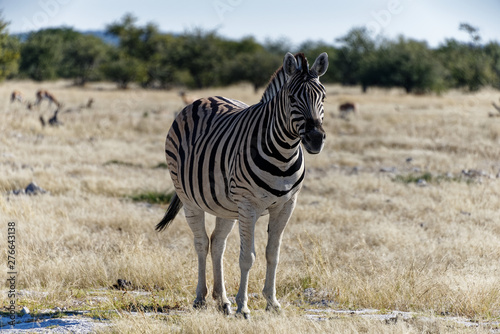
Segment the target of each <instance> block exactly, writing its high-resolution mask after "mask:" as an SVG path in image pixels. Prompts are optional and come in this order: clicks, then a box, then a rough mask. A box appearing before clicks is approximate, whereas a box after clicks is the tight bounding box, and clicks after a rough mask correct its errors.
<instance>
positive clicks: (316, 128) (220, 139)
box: [157, 53, 328, 317]
mask: <svg viewBox="0 0 500 334" xmlns="http://www.w3.org/2000/svg"><path fill="white" fill-rule="evenodd" d="M327 67H328V58H327V55H326V53H323V54H322V55H320V56H319V57H318V58H317V59H316V61H315V63H314V65H313V66H312V68H311V69H309V65H308V64H307V60H306V59H305V57H304V55H303V54H297V55H296V56H293V55H291V54H289V53H288V54H287V55H286V56H285V58H284V63H283V66H282V67H281V68H280V69H279V70H278V71H277V72H276V73H275V74H274V75H273V77H272V78H271V81H270V83H269V85H268V87H267V89H266V91H265V93H264V95H263V97H262V99H261V101H260V102H259V103H257V104H255V105H253V106H248V105H246V104H244V103H243V102H240V101H237V100H232V99H227V98H224V97H219V96H217V97H209V98H204V99H200V100H197V101H195V102H194V103H192V104H191V105H189V106H187V107H186V108H184V110H183V111H182V112H181V113H180V114H179V115H178V116H177V117H176V119H175V120H174V122H173V124H172V126H171V128H170V130H169V132H168V135H167V138H166V143H165V153H166V158H167V164H168V168H169V171H170V176H171V178H172V181H173V184H174V186H175V191H176V196H175V198H174V200H173V201H172V203H171V205H170V207H169V209H168V210H167V213H166V214H165V217H164V219H163V220H162V221H161V222H160V223H159V224H158V225H157V229H159V230H161V229H163V228H165V227H166V226H168V224H169V223H170V222H171V221H172V219H173V218H174V217H175V215H176V213H177V212H178V211H179V210H180V208H181V206H182V205H184V210H185V213H186V219H187V221H188V224H189V225H190V227H191V229H192V231H193V234H194V239H195V240H194V241H195V248H196V250H197V253H198V260H199V277H198V287H197V297H196V300H195V306H200V305H203V304H204V303H205V297H206V294H207V287H206V280H205V265H206V256H207V253H208V249H209V245H210V244H211V245H212V258H213V262H214V292H213V295H214V297H215V298H216V299H218V300H219V302H220V306H221V308H222V309H223V310H224V312H226V313H230V312H231V308H230V303H229V301H228V299H227V296H226V292H225V288H224V282H223V276H222V275H223V274H222V255H223V252H224V249H225V241H226V238H227V235H228V233H229V232H230V231H231V229H232V227H233V225H234V222H235V220H238V221H239V229H240V237H241V248H240V268H241V270H242V277H241V281H240V289H239V291H238V295H237V297H236V301H237V304H238V310H237V312H240V313H242V314H243V315H245V317H247V316H248V315H249V310H248V307H247V299H248V298H247V285H248V271H249V270H250V267H251V266H252V264H253V262H254V260H255V250H254V242H253V234H254V233H253V232H254V227H255V222H256V220H257V218H258V217H259V216H260V215H262V214H266V213H269V214H270V220H269V240H268V246H267V249H266V258H267V262H268V271H267V274H266V284H265V287H264V291H263V292H264V295H265V297H266V299H267V302H268V309H278V308H279V307H280V306H279V303H278V301H277V300H276V292H275V274H276V266H277V262H278V254H279V246H280V243H281V236H282V232H283V230H284V228H285V226H286V224H287V222H288V220H289V217H290V215H291V213H292V211H293V208H294V206H295V201H296V195H297V193H298V191H299V190H300V188H301V185H302V181H303V179H304V173H305V167H304V155H303V151H302V146H301V143H302V144H303V146H304V148H305V149H306V151H308V152H309V153H313V154H315V153H319V152H320V151H321V149H322V148H323V144H324V139H325V133H324V130H323V128H322V125H321V124H322V120H323V100H324V96H325V90H324V87H323V86H322V85H321V84H320V82H319V80H318V78H319V76H321V75H323V74H324V73H325V72H326V69H327ZM205 212H206V213H210V214H212V215H215V216H216V217H217V223H216V228H215V230H214V232H213V234H212V236H211V239H210V240H209V239H208V236H207V235H206V232H205V226H204V213H205Z"/></svg>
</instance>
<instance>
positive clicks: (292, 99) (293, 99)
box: [290, 95, 297, 104]
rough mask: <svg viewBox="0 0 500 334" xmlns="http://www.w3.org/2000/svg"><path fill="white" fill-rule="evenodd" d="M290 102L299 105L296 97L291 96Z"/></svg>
mask: <svg viewBox="0 0 500 334" xmlns="http://www.w3.org/2000/svg"><path fill="white" fill-rule="evenodd" d="M290 102H291V103H294V104H295V103H297V100H296V99H295V97H293V96H291V95H290Z"/></svg>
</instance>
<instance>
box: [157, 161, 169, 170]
mask: <svg viewBox="0 0 500 334" xmlns="http://www.w3.org/2000/svg"><path fill="white" fill-rule="evenodd" d="M153 169H168V166H167V164H166V163H165V162H160V163H158V164H157V165H156V166H154V167H153Z"/></svg>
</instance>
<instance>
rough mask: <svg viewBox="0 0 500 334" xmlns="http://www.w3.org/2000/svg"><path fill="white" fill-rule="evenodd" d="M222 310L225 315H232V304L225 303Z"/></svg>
mask: <svg viewBox="0 0 500 334" xmlns="http://www.w3.org/2000/svg"><path fill="white" fill-rule="evenodd" d="M220 310H221V312H222V313H224V315H231V314H232V313H233V311H232V310H231V304H229V303H225V304H223V305H222V306H221V307H220Z"/></svg>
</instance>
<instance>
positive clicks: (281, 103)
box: [254, 89, 301, 168]
mask: <svg viewBox="0 0 500 334" xmlns="http://www.w3.org/2000/svg"><path fill="white" fill-rule="evenodd" d="M287 98H288V97H287V94H286V91H285V90H281V89H280V90H279V91H278V92H277V93H276V94H275V95H274V96H273V97H272V98H271V99H270V100H269V101H267V102H265V103H259V104H258V108H259V109H260V110H259V111H257V112H256V113H255V114H258V115H260V116H261V122H260V124H259V125H258V128H259V129H260V131H258V132H256V133H255V134H254V138H255V139H257V138H259V139H258V141H260V142H261V144H260V147H261V148H262V149H263V150H264V153H265V154H266V155H267V156H272V157H274V159H276V160H275V162H274V163H275V164H276V165H281V166H282V168H286V167H285V166H288V165H290V164H294V163H296V161H297V158H299V156H300V157H301V155H300V152H299V150H300V137H299V136H298V135H297V134H294V133H293V132H292V131H291V124H290V115H289V111H288V108H289V107H288V101H287Z"/></svg>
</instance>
